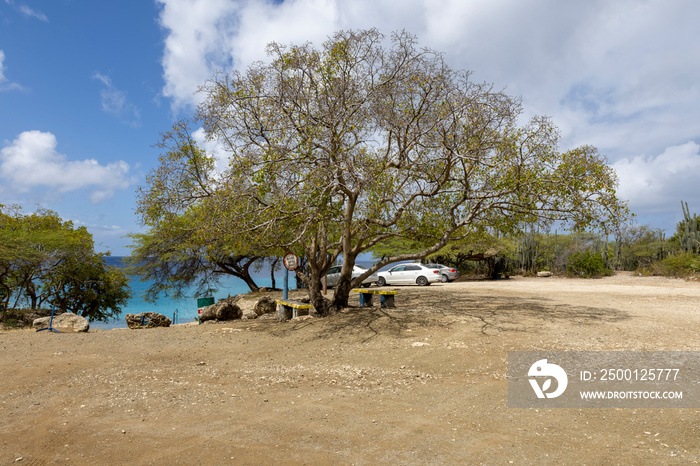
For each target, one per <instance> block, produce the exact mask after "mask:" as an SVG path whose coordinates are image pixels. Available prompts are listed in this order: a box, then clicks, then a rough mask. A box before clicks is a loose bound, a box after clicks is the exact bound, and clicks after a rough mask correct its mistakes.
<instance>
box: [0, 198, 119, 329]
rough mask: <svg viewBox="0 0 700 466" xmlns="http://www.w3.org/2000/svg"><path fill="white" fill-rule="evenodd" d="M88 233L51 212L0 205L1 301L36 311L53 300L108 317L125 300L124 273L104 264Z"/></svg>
mask: <svg viewBox="0 0 700 466" xmlns="http://www.w3.org/2000/svg"><path fill="white" fill-rule="evenodd" d="M105 255H107V254H101V253H96V252H95V251H94V242H93V240H92V235H90V233H89V232H88V231H87V230H86V229H85V228H84V227H78V228H75V227H74V226H73V223H72V222H69V221H64V220H62V219H61V218H60V217H58V215H57V214H56V213H55V212H52V211H49V210H38V211H37V212H34V213H31V214H23V213H22V212H21V210H20V209H18V208H9V207H4V206H0V303H5V302H8V307H9V308H29V309H37V308H40V307H49V306H50V305H51V304H54V303H55V304H56V305H57V306H58V308H59V309H63V310H66V311H72V312H74V313H76V314H79V315H82V316H83V317H86V318H88V319H90V320H101V321H107V320H108V319H109V318H111V317H116V316H118V315H119V314H120V312H121V307H122V306H124V305H125V304H126V302H127V301H128V299H129V296H130V291H129V286H128V280H127V278H126V275H125V274H124V273H123V271H121V270H118V269H115V268H112V267H108V266H107V265H105V263H104V260H103V257H104V256H105Z"/></svg>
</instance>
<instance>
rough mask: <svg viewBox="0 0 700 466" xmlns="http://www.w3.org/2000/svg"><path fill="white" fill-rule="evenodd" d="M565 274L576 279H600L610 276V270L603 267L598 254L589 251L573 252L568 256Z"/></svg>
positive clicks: (602, 261) (603, 264)
mask: <svg viewBox="0 0 700 466" xmlns="http://www.w3.org/2000/svg"><path fill="white" fill-rule="evenodd" d="M566 272H567V273H568V274H569V275H571V276H577V277H586V278H590V277H602V276H607V275H612V270H611V269H609V268H608V267H606V266H605V261H604V260H603V258H602V257H601V255H600V254H596V253H593V252H591V251H584V252H575V253H573V254H571V255H570V256H569V260H568V264H567V266H566Z"/></svg>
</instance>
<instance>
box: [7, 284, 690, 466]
mask: <svg viewBox="0 0 700 466" xmlns="http://www.w3.org/2000/svg"><path fill="white" fill-rule="evenodd" d="M392 288H395V289H398V290H399V294H398V297H397V299H396V304H397V307H396V309H393V310H383V309H380V308H379V307H374V308H371V309H361V308H359V307H353V308H350V309H348V310H347V311H346V312H343V313H341V314H339V315H336V316H333V317H330V318H324V319H304V320H297V321H292V322H286V323H280V322H277V321H276V320H274V319H272V318H268V319H260V320H254V321H247V320H243V321H235V322H226V323H216V324H211V325H200V326H175V327H171V328H160V329H146V330H127V329H117V330H108V331H91V332H89V333H87V334H60V335H59V334H54V333H49V332H40V333H35V332H33V331H28V330H22V331H10V332H3V333H0V371H1V372H0V419H1V422H0V464H12V463H15V464H23V465H24V464H27V465H30V464H31V465H39V464H64V463H66V464H130V465H134V464H158V465H160V464H163V465H166V464H167V465H171V464H309V465H315V464H336V465H344V464H356V465H375V464H448V465H453V464H495V465H497V464H504V465H508V464H538V465H541V464H591V465H592V464H697V463H699V462H700V409H538V410H535V409H514V408H508V406H507V393H508V384H507V377H506V376H507V358H508V351H514V350H520V351H524V350H557V351H565V350H566V351H569V350H593V351H604V350H615V351H617V350H638V351H652V350H686V351H699V350H700V338H699V331H700V283H698V282H687V281H683V280H672V279H666V278H656V277H644V278H640V277H635V276H632V275H631V274H619V275H616V276H614V277H608V278H604V279H597V280H574V279H566V278H557V277H550V278H522V277H515V278H511V279H509V280H499V281H464V282H458V283H448V284H434V285H432V286H430V287H416V286H404V287H392ZM353 303H354V304H355V305H359V301H358V298H357V295H355V296H352V301H351V304H353Z"/></svg>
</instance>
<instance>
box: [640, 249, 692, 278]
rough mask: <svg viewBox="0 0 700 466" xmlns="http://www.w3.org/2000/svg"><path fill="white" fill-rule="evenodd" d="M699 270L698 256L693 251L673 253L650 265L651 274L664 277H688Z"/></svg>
mask: <svg viewBox="0 0 700 466" xmlns="http://www.w3.org/2000/svg"><path fill="white" fill-rule="evenodd" d="M699 272H700V256H699V255H697V254H693V253H683V254H674V255H672V256H668V257H667V258H665V259H663V260H661V261H659V262H655V263H654V264H653V265H652V268H651V273H652V275H663V276H666V277H688V276H690V275H695V274H697V273H699Z"/></svg>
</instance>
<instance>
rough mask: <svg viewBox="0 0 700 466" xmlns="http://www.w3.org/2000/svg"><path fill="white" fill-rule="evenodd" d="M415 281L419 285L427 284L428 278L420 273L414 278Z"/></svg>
mask: <svg viewBox="0 0 700 466" xmlns="http://www.w3.org/2000/svg"><path fill="white" fill-rule="evenodd" d="M416 283H417V284H419V285H420V286H425V285H428V279H427V278H425V277H424V276H422V275H421V276H420V277H418V278H416Z"/></svg>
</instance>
